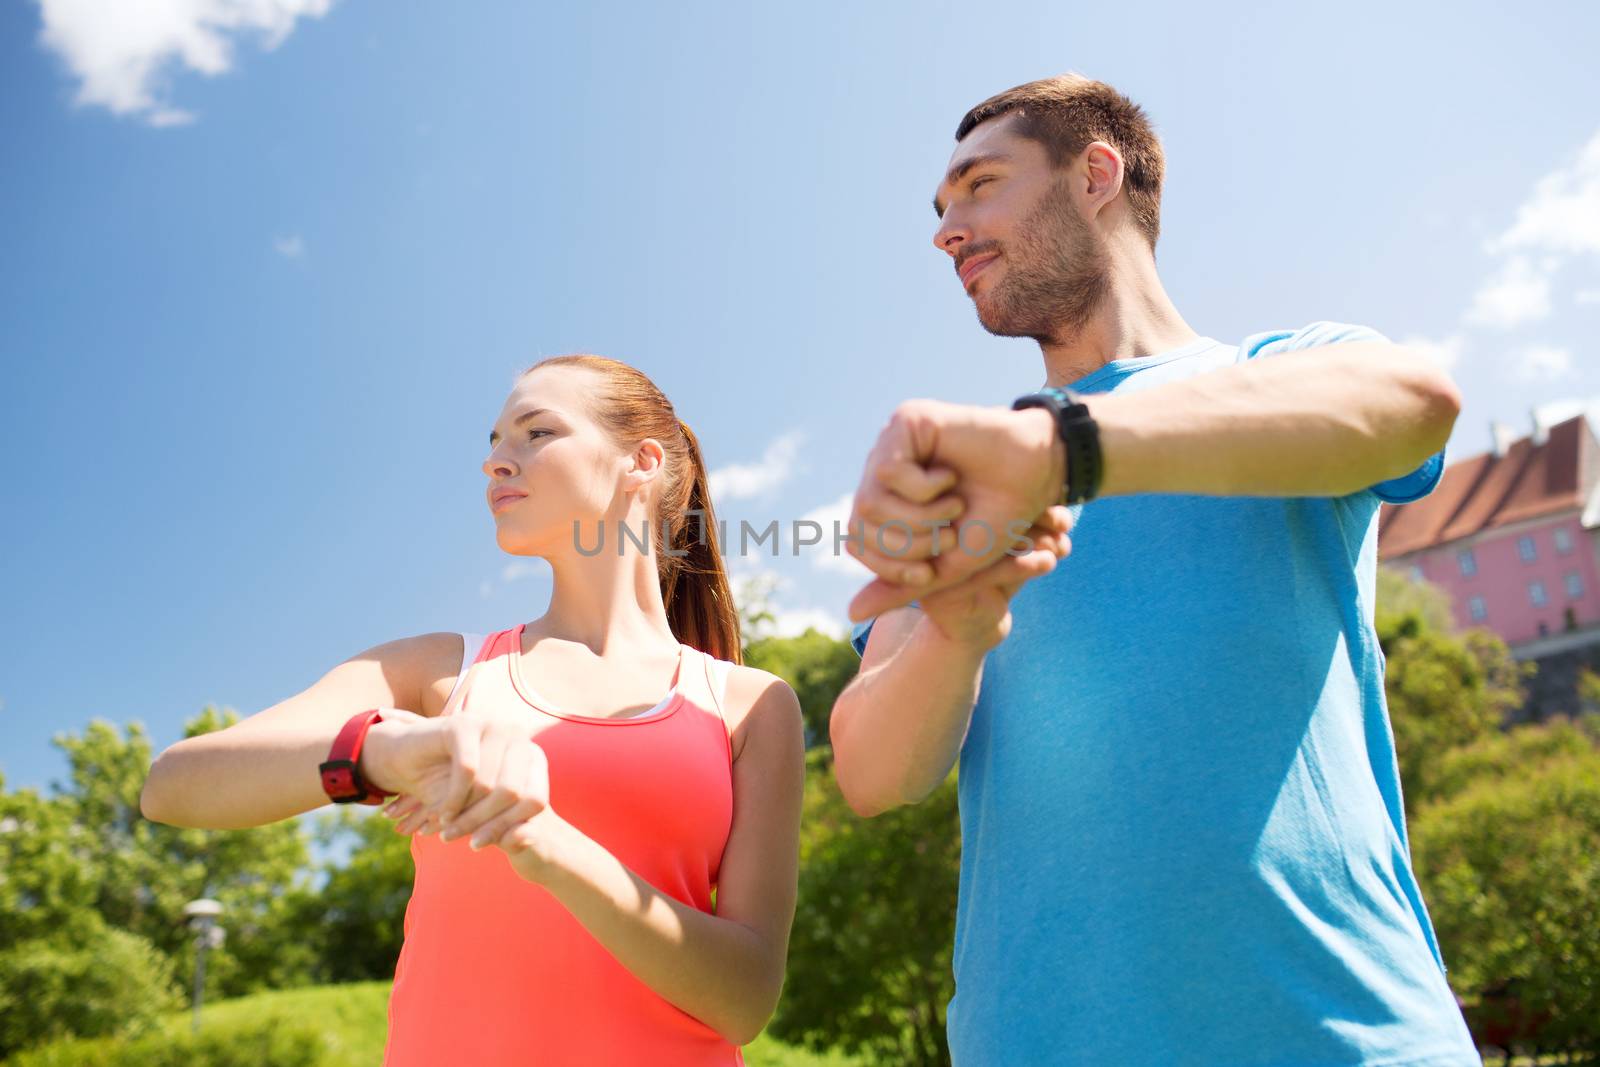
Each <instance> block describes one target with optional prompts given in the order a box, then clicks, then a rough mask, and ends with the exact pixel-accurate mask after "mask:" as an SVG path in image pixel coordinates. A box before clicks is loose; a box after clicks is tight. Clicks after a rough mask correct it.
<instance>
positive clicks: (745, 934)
mask: <svg viewBox="0 0 1600 1067" xmlns="http://www.w3.org/2000/svg"><path fill="white" fill-rule="evenodd" d="M544 820H550V822H549V823H548V825H546V826H545V827H544V828H542V829H541V830H540V831H539V832H538V833H537V834H536V835H533V836H534V837H535V838H536V842H537V843H536V844H534V845H532V846H531V847H528V848H526V849H521V850H508V851H511V856H510V858H511V862H512V866H513V867H514V868H516V870H517V872H518V873H519V874H521V875H522V876H523V877H524V878H527V879H528V880H529V881H532V882H535V883H537V884H539V885H542V886H543V887H544V888H545V889H547V890H548V891H549V892H550V893H551V894H552V895H554V896H555V898H556V899H557V900H559V901H560V902H561V903H562V904H563V905H564V906H565V907H566V909H567V910H568V911H569V912H571V913H572V915H573V917H574V918H576V919H577V920H578V921H579V922H580V923H582V924H583V925H584V928H585V929H587V930H588V931H589V933H590V934H592V935H594V938H595V940H597V941H599V942H600V944H601V945H603V946H604V947H605V948H606V949H607V951H609V952H610V953H611V954H612V955H613V956H615V957H616V959H617V961H618V962H619V963H621V964H622V965H623V966H624V967H626V968H627V969H628V970H629V971H630V972H631V973H632V974H633V975H634V976H635V977H636V978H638V979H639V980H640V981H641V982H643V983H644V984H645V985H647V986H649V987H650V988H651V989H653V990H655V992H656V993H658V994H659V995H660V996H661V997H662V998H663V999H665V1000H667V1001H668V1002H669V1003H671V1004H673V1005H674V1006H675V1007H677V1008H679V1009H680V1010H682V1011H684V1012H686V1013H688V1014H689V1015H692V1016H694V1017H695V1018H696V1019H699V1020H700V1021H701V1022H703V1023H705V1024H706V1025H707V1026H709V1027H711V1028H712V1029H713V1030H716V1031H717V1032H718V1033H719V1034H721V1035H722V1036H723V1037H725V1038H727V1039H728V1040H729V1041H731V1042H732V1043H734V1044H736V1045H744V1044H748V1043H749V1042H751V1041H753V1040H755V1038H756V1036H757V1035H759V1034H760V1033H761V1031H762V1029H763V1028H765V1026H766V1024H767V1021H768V1020H769V1019H770V1018H771V1017H772V1012H773V1011H774V1010H775V1009H776V1007H777V1003H778V994H779V992H780V991H781V989H782V986H783V971H784V960H783V958H782V956H783V950H782V948H781V947H779V946H774V945H772V944H769V943H768V941H767V939H766V938H764V937H763V936H762V935H761V934H759V933H758V932H757V931H755V930H753V929H751V928H750V927H748V926H745V925H744V924H742V923H737V922H734V921H732V920H730V919H722V918H718V917H717V916H715V915H710V914H707V913H706V912H703V911H700V910H699V909H698V908H695V907H692V906H690V905H688V904H684V903H683V902H681V901H679V900H677V899H675V898H673V897H671V896H669V895H668V894H666V893H663V892H662V891H661V890H659V889H657V888H656V887H655V886H653V885H651V884H650V883H649V882H647V881H645V880H644V879H643V878H641V877H639V875H637V874H635V873H634V872H633V871H631V870H630V869H628V867H627V866H626V865H625V864H623V863H622V861H621V860H619V859H617V857H616V856H614V855H613V854H612V853H611V852H610V851H609V850H607V849H606V848H605V846H603V845H601V844H600V843H599V842H597V841H595V840H594V839H593V838H591V837H589V836H588V835H586V834H584V833H583V832H582V831H581V830H579V829H578V828H577V827H575V826H573V825H572V824H571V823H569V822H567V821H566V820H564V819H562V818H561V817H560V816H559V815H557V814H556V813H555V812H553V811H548V810H547V811H545V812H543V813H541V814H540V815H538V816H535V818H534V819H533V820H530V823H535V822H542V821H544ZM502 840H503V839H502Z"/></svg>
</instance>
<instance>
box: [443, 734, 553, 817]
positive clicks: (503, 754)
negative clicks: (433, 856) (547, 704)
mask: <svg viewBox="0 0 1600 1067" xmlns="http://www.w3.org/2000/svg"><path fill="white" fill-rule="evenodd" d="M531 747H533V742H531V741H525V742H523V743H521V744H510V745H507V744H503V743H491V744H490V745H489V746H487V748H488V749H489V750H490V751H493V752H494V756H493V757H492V758H493V764H494V766H493V769H492V770H490V768H489V767H488V762H489V761H487V760H486V761H485V768H484V770H485V773H484V776H483V779H482V784H484V785H485V786H488V789H489V791H488V792H487V793H485V794H484V796H483V797H482V799H480V800H477V801H475V802H473V803H472V804H469V805H467V807H466V809H465V810H464V811H462V812H461V814H459V815H457V816H455V817H454V818H447V819H445V820H444V829H443V831H442V832H441V833H440V835H439V840H441V841H454V840H455V839H456V838H458V837H465V836H467V835H468V834H470V833H472V832H473V831H474V830H476V829H478V827H480V826H482V825H483V824H484V823H486V822H488V821H490V820H491V819H493V818H495V817H497V816H498V815H500V814H502V813H503V812H505V811H507V810H509V809H510V808H512V807H514V806H515V805H516V804H517V802H518V801H519V800H520V799H521V790H522V783H523V782H524V781H525V780H526V779H527V775H528V763H529V759H530V758H529V755H528V749H529V748H531ZM491 774H492V775H493V777H490V775H491Z"/></svg>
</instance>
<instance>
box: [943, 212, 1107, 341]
mask: <svg viewBox="0 0 1600 1067" xmlns="http://www.w3.org/2000/svg"><path fill="white" fill-rule="evenodd" d="M1003 256H1004V258H1005V260H1006V271H1005V276H1004V277H1002V278H1001V279H1000V281H999V282H998V283H997V284H996V285H995V287H994V288H993V290H991V291H990V292H989V293H988V294H987V295H980V296H978V297H976V298H975V299H974V303H975V304H976V305H977V310H978V321H979V322H980V323H982V324H983V328H984V329H986V330H988V331H989V332H990V333H992V334H995V335H996V336H999V337H1031V338H1032V339H1033V340H1035V341H1038V342H1039V343H1040V344H1050V343H1055V344H1059V343H1063V342H1067V341H1070V340H1072V339H1073V338H1075V337H1076V336H1077V334H1078V332H1079V331H1080V330H1082V329H1083V327H1084V326H1085V325H1086V324H1087V323H1088V321H1089V319H1090V317H1091V316H1093V314H1094V312H1095V309H1096V308H1098V307H1099V306H1100V302H1101V301H1102V300H1104V299H1105V296H1106V293H1107V292H1108V291H1109V289H1110V287H1111V268H1110V262H1109V258H1108V257H1107V255H1106V251H1105V248H1104V246H1103V245H1102V244H1101V242H1100V239H1099V237H1098V235H1096V234H1095V232H1094V230H1093V229H1092V228H1091V227H1090V225H1089V224H1088V223H1087V222H1085V221H1084V220H1083V216H1081V215H1079V214H1078V212H1077V210H1076V209H1075V208H1074V207H1073V206H1072V202H1071V200H1070V199H1068V196H1067V192H1066V189H1065V183H1064V182H1061V183H1057V184H1055V185H1053V186H1052V187H1051V188H1050V190H1049V191H1048V192H1046V193H1045V195H1044V196H1043V197H1042V198H1041V199H1040V201H1039V204H1038V206H1037V207H1035V208H1034V209H1033V211H1032V212H1031V213H1030V214H1029V215H1028V216H1027V217H1026V218H1024V219H1023V220H1022V222H1020V223H1019V224H1018V225H1017V230H1016V236H1015V237H1014V238H1013V239H1012V240H1011V241H1010V242H1009V243H1008V245H1007V246H1004V252H1003Z"/></svg>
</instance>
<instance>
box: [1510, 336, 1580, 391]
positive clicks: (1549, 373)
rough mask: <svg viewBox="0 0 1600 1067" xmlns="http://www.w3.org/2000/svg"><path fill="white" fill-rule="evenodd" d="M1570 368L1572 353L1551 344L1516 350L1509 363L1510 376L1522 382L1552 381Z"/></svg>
mask: <svg viewBox="0 0 1600 1067" xmlns="http://www.w3.org/2000/svg"><path fill="white" fill-rule="evenodd" d="M1571 370H1572V353H1571V352H1569V351H1568V350H1567V349H1565V348H1556V347H1554V346H1553V345H1534V346H1533V347H1531V348H1525V349H1523V350H1522V351H1521V352H1518V353H1517V354H1516V355H1515V356H1514V357H1513V361H1512V364H1511V374H1512V377H1514V378H1516V379H1517V380H1518V381H1522V382H1553V381H1555V380H1556V379H1557V378H1563V377H1565V376H1566V375H1567V373H1568V372H1569V371H1571Z"/></svg>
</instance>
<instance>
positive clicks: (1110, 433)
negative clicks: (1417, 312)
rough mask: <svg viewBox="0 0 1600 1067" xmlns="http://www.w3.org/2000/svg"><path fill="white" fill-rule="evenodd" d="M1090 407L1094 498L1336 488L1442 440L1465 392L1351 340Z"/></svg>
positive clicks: (1306, 492) (1400, 357)
mask: <svg viewBox="0 0 1600 1067" xmlns="http://www.w3.org/2000/svg"><path fill="white" fill-rule="evenodd" d="M1088 404H1089V411H1090V414H1091V415H1092V416H1093V417H1094V419H1095V421H1096V422H1097V423H1098V424H1099V427H1100V443H1101V452H1102V455H1103V457H1104V475H1103V480H1102V483H1101V488H1100V495H1101V496H1123V495H1127V494H1131V493H1193V494H1198V495H1206V496H1343V495H1345V494H1347V493H1353V492H1355V491H1357V490H1359V489H1364V488H1366V487H1368V486H1370V485H1374V484H1376V483H1378V482H1382V481H1385V480H1387V479H1390V478H1396V477H1399V476H1400V475H1403V474H1406V473H1408V472H1409V471H1411V470H1414V469H1415V468H1416V467H1417V465H1418V464H1420V463H1421V462H1422V461H1423V460H1424V459H1426V458H1427V457H1428V456H1429V455H1431V454H1433V453H1434V452H1436V451H1438V450H1439V449H1440V448H1442V447H1443V446H1444V443H1445V441H1446V440H1447V439H1448V438H1449V436H1450V429H1451V427H1452V426H1453V425H1454V424H1455V418H1456V415H1457V413H1458V412H1459V411H1460V407H1461V400H1460V394H1459V393H1457V392H1456V389H1455V386H1454V385H1452V384H1451V382H1450V379H1449V378H1448V377H1447V376H1446V375H1445V374H1444V373H1443V372H1442V371H1440V370H1439V369H1437V368H1436V367H1435V366H1434V365H1433V364H1432V363H1431V362H1429V361H1428V360H1427V359H1426V358H1425V357H1422V356H1419V355H1416V354H1414V353H1412V352H1409V351H1408V350H1406V349H1404V348H1400V347H1398V346H1394V345H1388V344H1381V343H1377V342H1370V343H1369V342H1360V343H1355V342H1352V343H1347V344H1336V345H1328V346H1325V347H1324V348H1321V349H1316V350H1308V351H1305V352H1296V353H1293V354H1285V355H1281V356H1274V357H1269V358H1266V359H1262V360H1261V361H1259V362H1257V363H1247V364H1241V365H1239V366H1235V367H1228V368H1225V369H1223V370H1219V371H1214V372H1212V373H1210V374H1203V375H1199V376H1197V377H1194V378H1190V379H1187V380H1184V381H1180V382H1173V383H1171V384H1169V385H1163V386H1157V387H1156V388H1153V389H1149V390H1145V391H1142V392H1137V393H1127V394H1121V395H1116V394H1113V395H1108V396H1098V397H1097V396H1091V397H1089V398H1088Z"/></svg>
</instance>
